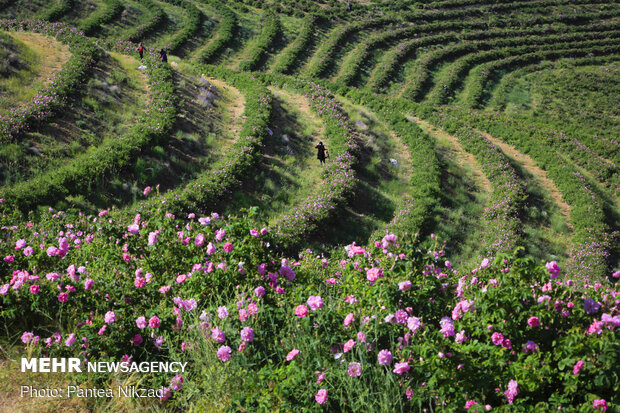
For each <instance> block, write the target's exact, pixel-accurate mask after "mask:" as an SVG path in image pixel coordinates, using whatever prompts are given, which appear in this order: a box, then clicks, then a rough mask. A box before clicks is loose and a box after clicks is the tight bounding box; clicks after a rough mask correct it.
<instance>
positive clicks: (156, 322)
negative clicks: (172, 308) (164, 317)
mask: <svg viewBox="0 0 620 413" xmlns="http://www.w3.org/2000/svg"><path fill="white" fill-rule="evenodd" d="M160 324H161V321H160V320H159V317H157V316H156V315H154V316H153V317H151V318H150V319H149V327H151V328H158V327H159V326H160Z"/></svg>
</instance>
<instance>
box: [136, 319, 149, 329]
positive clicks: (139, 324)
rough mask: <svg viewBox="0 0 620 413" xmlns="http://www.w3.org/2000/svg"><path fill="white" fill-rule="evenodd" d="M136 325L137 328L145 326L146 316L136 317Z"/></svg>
mask: <svg viewBox="0 0 620 413" xmlns="http://www.w3.org/2000/svg"><path fill="white" fill-rule="evenodd" d="M136 325H137V326H138V328H139V329H144V328H146V325H147V322H146V318H144V317H138V318H137V319H136Z"/></svg>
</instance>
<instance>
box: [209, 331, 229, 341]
mask: <svg viewBox="0 0 620 413" xmlns="http://www.w3.org/2000/svg"><path fill="white" fill-rule="evenodd" d="M211 338H212V339H213V340H215V341H217V342H218V343H223V342H224V341H226V334H224V332H223V331H222V330H220V329H218V328H217V327H216V328H212V329H211Z"/></svg>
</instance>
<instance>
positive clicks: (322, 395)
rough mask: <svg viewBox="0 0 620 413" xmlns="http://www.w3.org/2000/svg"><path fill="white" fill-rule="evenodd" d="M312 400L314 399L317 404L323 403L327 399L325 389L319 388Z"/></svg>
mask: <svg viewBox="0 0 620 413" xmlns="http://www.w3.org/2000/svg"><path fill="white" fill-rule="evenodd" d="M314 400H316V402H317V403H318V404H325V402H326V401H327V390H325V389H319V391H318V392H317V393H316V394H315V395H314Z"/></svg>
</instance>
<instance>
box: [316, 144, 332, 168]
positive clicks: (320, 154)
mask: <svg viewBox="0 0 620 413" xmlns="http://www.w3.org/2000/svg"><path fill="white" fill-rule="evenodd" d="M315 148H316V149H317V154H316V157H317V159H318V160H319V161H321V163H322V164H323V163H325V158H328V157H329V152H327V148H326V147H325V145H323V142H319V144H318V145H316V146H315Z"/></svg>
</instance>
